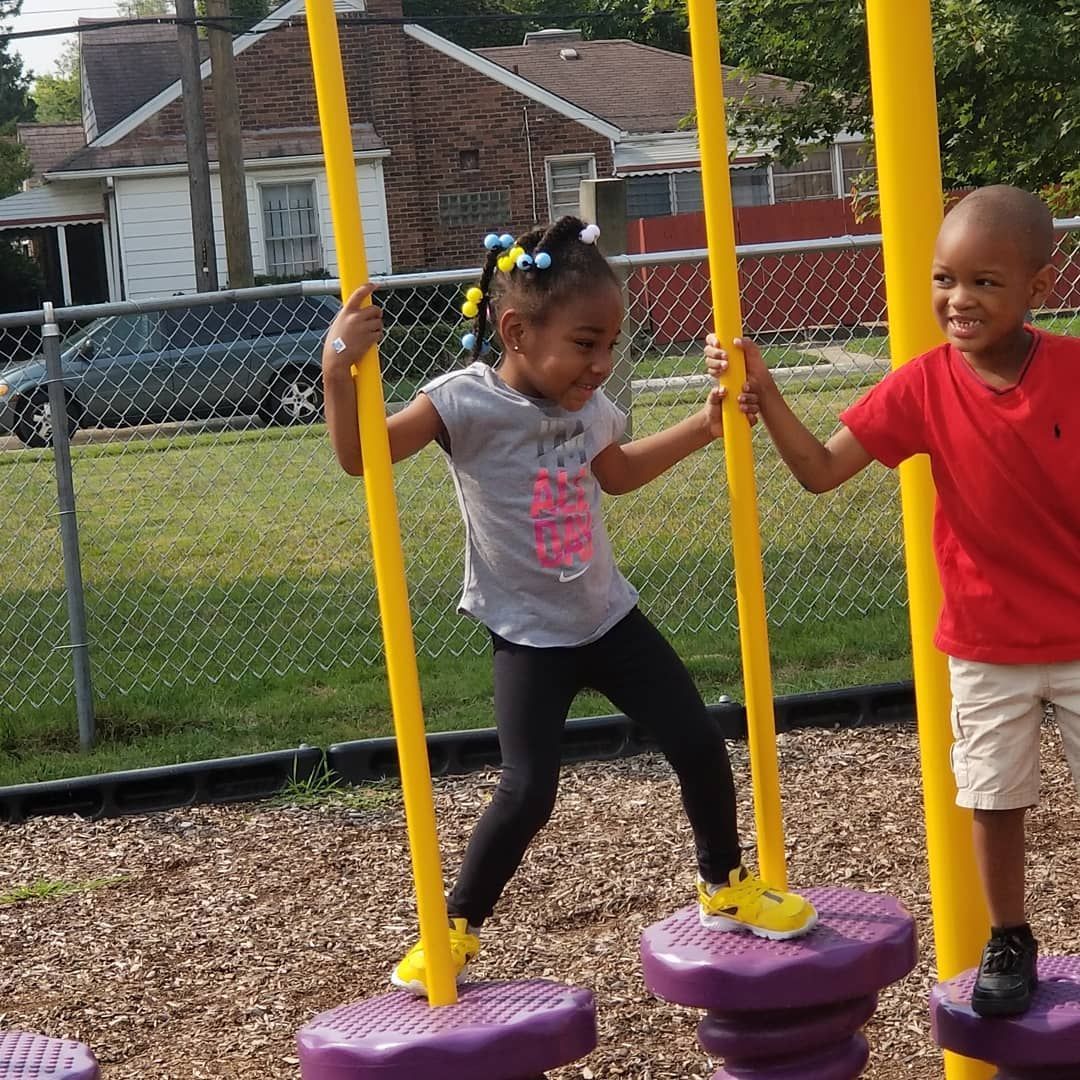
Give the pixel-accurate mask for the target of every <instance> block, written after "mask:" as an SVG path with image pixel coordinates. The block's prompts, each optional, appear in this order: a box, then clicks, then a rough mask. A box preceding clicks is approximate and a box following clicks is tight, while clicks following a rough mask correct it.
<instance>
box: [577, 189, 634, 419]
mask: <svg viewBox="0 0 1080 1080" xmlns="http://www.w3.org/2000/svg"><path fill="white" fill-rule="evenodd" d="M580 199H581V216H582V217H583V218H584V219H585V220H586V221H591V222H594V223H595V224H597V225H599V226H600V246H601V247H602V248H603V251H604V254H605V255H607V256H609V257H611V256H614V255H625V254H626V181H625V180H623V179H622V178H621V177H616V176H612V177H606V178H605V179H603V180H582V181H581V188H580ZM612 269H613V270H614V271H615V274H616V276H617V277H618V279H619V285H620V287H621V289H622V294H623V307H624V308H625V309H626V310H627V311H628V312H629V308H630V290H629V288H628V286H627V282H628V280H629V278H630V271H629V270H628V269H626V268H625V267H622V266H619V265H618V264H616V265H614V266H613V267H612ZM630 330H631V328H630V327H629V325H627V327H626V328H625V330H624V332H623V334H622V336H621V337H620V338H619V344H618V345H617V346H616V348H615V360H614V364H613V366H612V369H611V376H610V377H609V378H608V382H607V386H606V388H605V389H606V393H607V395H608V397H609V398H611V400H612V401H614V402H615V404H616V405H617V406H618V407H619V408H620V409H621V410H622V411H623V412H624V413H626V436H625V437H626V438H627V439H629V438H630V437H631V436H632V435H633V431H634V416H633V408H634V392H633V388H632V386H631V382H632V380H633V378H634V358H633V350H632V348H631V341H630V339H631V336H632V335H631V332H630Z"/></svg>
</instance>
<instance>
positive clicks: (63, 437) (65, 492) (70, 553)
mask: <svg viewBox="0 0 1080 1080" xmlns="http://www.w3.org/2000/svg"><path fill="white" fill-rule="evenodd" d="M44 308H45V322H44V324H43V325H42V327H41V343H42V349H43V351H44V353H45V371H46V377H47V382H48V384H49V413H50V418H51V422H52V441H53V450H54V451H55V453H54V455H53V457H54V462H55V466H56V499H57V506H58V508H59V516H60V543H61V545H62V547H63V552H64V591H65V593H66V594H67V609H68V636H69V638H70V640H71V646H70V648H71V668H72V674H73V675H74V678H75V711H76V714H77V716H78V719H79V747H80V748H81V749H82V750H91V749H92V748H93V746H94V693H93V688H92V686H91V683H90V647H89V643H88V641H87V636H86V597H85V594H84V592H83V579H82V561H81V559H80V556H79V523H78V520H77V519H76V516H75V484H74V481H73V479H72V475H71V442H70V439H69V438H68V415H67V399H66V397H65V395H64V376H63V370H62V368H61V366H60V327H59V326H58V325H57V323H56V316H55V315H54V314H53V306H52V304H48V303H47V304H45V305H44Z"/></svg>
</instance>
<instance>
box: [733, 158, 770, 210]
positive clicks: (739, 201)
mask: <svg viewBox="0 0 1080 1080" xmlns="http://www.w3.org/2000/svg"><path fill="white" fill-rule="evenodd" d="M731 204H732V205H733V206H768V204H769V170H768V168H767V167H766V166H764V165H758V166H754V167H753V168H749V169H748V168H741V169H732V170H731Z"/></svg>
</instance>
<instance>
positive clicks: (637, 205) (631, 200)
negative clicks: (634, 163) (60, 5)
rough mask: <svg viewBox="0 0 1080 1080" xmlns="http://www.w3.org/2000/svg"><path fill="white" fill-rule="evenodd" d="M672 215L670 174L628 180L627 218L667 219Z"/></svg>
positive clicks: (651, 174) (629, 177)
mask: <svg viewBox="0 0 1080 1080" xmlns="http://www.w3.org/2000/svg"><path fill="white" fill-rule="evenodd" d="M670 213H671V179H670V173H649V175H648V176H628V177H627V178H626V216H627V217H629V218H645V217H666V216H667V215H668V214H670Z"/></svg>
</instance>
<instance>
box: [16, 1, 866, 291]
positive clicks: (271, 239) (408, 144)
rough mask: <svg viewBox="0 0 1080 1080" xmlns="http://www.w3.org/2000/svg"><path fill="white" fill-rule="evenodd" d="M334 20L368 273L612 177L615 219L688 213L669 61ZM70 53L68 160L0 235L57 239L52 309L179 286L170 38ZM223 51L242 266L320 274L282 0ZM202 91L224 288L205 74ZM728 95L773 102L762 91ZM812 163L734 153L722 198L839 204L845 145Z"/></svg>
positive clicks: (176, 118) (694, 162) (689, 189)
mask: <svg viewBox="0 0 1080 1080" xmlns="http://www.w3.org/2000/svg"><path fill="white" fill-rule="evenodd" d="M335 6H336V9H337V11H338V16H339V22H338V27H339V36H340V41H341V51H342V58H343V62H344V68H345V73H346V84H347V95H348V104H349V112H350V117H351V121H352V134H353V151H354V155H355V161H356V171H357V180H358V184H359V188H360V193H361V202H362V205H363V211H364V230H365V240H366V244H367V256H368V263H369V266H370V268H371V271H372V273H374V274H381V273H388V272H390V271H391V270H393V271H395V272H405V271H413V270H421V269H435V268H447V267H453V266H462V265H469V264H473V263H475V262H477V261H478V259H479V236H480V234H481V233H482V232H483V231H485V230H487V229H489V228H491V227H495V226H499V227H506V228H510V229H511V230H518V229H523V228H526V227H528V226H529V225H530V224H532V223H533V222H535V221H542V220H547V219H548V218H550V217H553V216H557V215H558V214H560V213H563V212H567V211H570V210H574V209H575V208H576V206H577V191H578V184H579V182H580V180H581V179H582V178H583V177H587V176H610V175H616V174H617V175H625V176H626V177H627V179H628V199H629V203H630V211H631V213H632V214H634V215H636V216H642V217H647V216H652V215H659V214H672V213H678V212H681V211H685V210H688V209H689V210H693V209H697V208H699V207H700V201H701V187H700V170H699V165H698V150H697V144H696V138H695V135H694V132H693V131H683V130H679V127H680V121H681V120H682V119H683V117H684V116H685V115H686V114H687V113H688V112H689V111H690V110H691V108H692V107H693V96H692V84H691V72H690V63H689V60H688V59H687V58H686V57H684V56H678V55H676V54H673V53H667V52H663V51H662V50H658V49H651V48H648V47H645V46H641V45H636V44H634V43H632V42H628V41H588V42H586V41H582V40H581V37H580V34H578V33H577V32H576V31H542V32H540V33H539V34H531V35H529V36H528V38H527V39H526V41H525V42H524V43H523V44H522V45H520V46H512V47H507V48H495V49H482V50H477V51H470V50H467V49H464V48H461V47H460V46H458V45H455V44H454V43H452V42H450V41H448V40H446V39H445V38H442V37H440V36H439V35H437V34H434V33H432V32H431V31H429V30H426V29H424V28H422V27H419V26H415V25H409V24H405V23H404V21H403V20H402V19H401V0H337V2H336V5H335ZM80 37H81V56H82V65H81V67H82V80H83V103H84V105H83V111H84V116H83V125H82V130H83V134H84V135H85V145H83V146H81V147H79V148H78V149H77V150H75V151H74V152H73V153H69V154H67V155H66V156H64V157H63V158H62V160H56V159H55V158H53V159H50V160H48V161H47V162H44V163H43V164H42V166H41V168H40V173H39V176H40V178H41V179H42V180H43V181H44V183H43V184H42V185H41V186H40V187H39V188H37V189H35V190H37V191H38V192H39V193H40V192H47V193H48V199H47V202H46V201H43V196H42V195H41V194H39V195H38V196H36V199H37V202H36V203H34V204H33V205H29V204H28V201H27V200H28V197H29V196H30V195H32V194H33V193H32V192H22V193H20V194H19V195H16V196H12V197H11V198H9V199H6V200H0V230H3V229H13V228H17V229H21V230H24V231H25V230H33V229H44V230H55V231H56V236H57V238H58V242H57V244H56V247H57V250H58V260H57V261H58V262H59V263H60V264H65V263H66V264H67V269H65V270H63V273H62V274H61V275H60V276H61V281H60V282H59V285H60V288H58V289H55V290H54V291H55V292H56V293H57V294H58V295H56V299H58V300H60V299H74V300H75V301H76V302H91V301H92V300H96V299H106V298H112V299H119V298H122V297H126V298H142V297H148V296H155V295H164V294H170V293H177V292H190V291H193V290H194V288H195V264H194V256H193V252H192V240H191V224H190V204H189V198H188V177H187V165H186V152H185V143H184V128H183V115H182V105H181V100H180V93H181V92H180V83H179V78H178V73H179V58H178V54H177V49H176V39H175V29H174V28H173V27H171V26H161V27H159V26H146V27H123V28H120V29H105V28H99V29H95V28H94V26H93V24H92V23H87V24H86V28H85V29H84V30H83V32H82V33H81V35H80ZM233 48H234V53H235V55H236V74H237V83H238V90H239V98H240V103H241V127H242V131H243V140H242V141H243V152H244V160H245V167H246V174H247V193H248V208H249V219H250V222H251V244H252V256H253V263H254V267H255V272H256V273H257V274H265V275H274V276H285V275H304V274H314V273H317V272H318V271H320V270H325V271H327V272H329V273H330V274H331V275H336V273H337V260H336V253H335V249H334V235H333V230H332V225H331V220H330V214H329V205H328V195H327V185H326V175H325V168H324V165H323V159H322V146H321V140H320V134H319V129H318V113H317V108H316V100H315V91H314V84H313V80H312V74H311V60H310V52H309V49H308V42H307V32H306V27H305V24H304V9H303V0H287V2H286V3H285V4H283V5H282V6H281V7H279V8H278V9H277V10H275V11H274V12H273V13H272V14H271V15H270V16H268V18H267V19H265V20H263V21H262V22H261V23H259V24H258V25H257V26H255V27H253V28H252V30H251V31H250V32H248V33H246V34H244V35H242V36H239V37H238V38H236V40H235V42H234V46H233ZM202 76H203V83H204V108H205V113H206V128H207V136H208V150H209V157H210V161H211V186H212V189H213V190H212V197H213V203H214V209H215V219H216V223H217V256H218V263H219V280H220V281H221V282H222V283H223V285H224V283H225V280H226V271H225V245H224V236H223V231H222V228H221V219H220V191H219V188H218V184H217V175H216V161H217V147H216V139H215V135H214V116H215V105H214V93H213V76H212V74H211V71H210V64H209V61H204V63H203V67H202ZM727 89H728V92H729V93H750V94H754V95H760V96H762V97H767V98H775V97H779V96H783V95H784V94H787V93H790V90H789V89H788V85H787V83H786V81H784V80H780V79H772V78H769V77H763V78H759V79H755V80H751V81H750V82H742V83H736V82H732V83H730V85H729V86H728V88H727ZM68 135H69V136H70V132H69V133H68ZM23 137H24V138H29V139H31V140H32V139H33V138H34V136H32V135H31V134H30V133H29V132H25V133H23ZM820 154H821V155H824V158H823V161H824V164H822V162H821V161H819V162H817V165H816V167H815V168H809V167H807V168H802V169H801V170H800V169H796V170H789V171H787V172H785V173H783V174H781V172H780V171H779V170H774V169H773V168H772V167H770V166H765V165H762V164H761V159H760V157H759V156H758V157H755V156H754V155H746V156H743V157H742V158H738V159H736V160H735V162H734V168H733V179H734V184H735V195H736V201H737V202H742V203H759V202H770V201H774V200H778V199H782V198H786V197H788V196H790V195H792V194H794V195H796V196H798V197H806V196H807V194H810V195H815V194H820V195H824V194H825V192H824V190H823V189H822V190H820V191H819V190H818V188H819V187H821V181H822V179H823V178H824V179H826V180H827V181H828V183H827V185H826V186H827V187H828V194H835V193H836V192H837V191H842V190H843V186H844V176H845V173H844V169H845V167H846V166H845V162H846V158H845V156H844V155H845V154H846V151H845V150H844V149H843V148H841V147H839V146H833V147H827V148H824V149H823V150H822V151H821V152H820ZM819 156H820V155H819ZM815 185H818V187H815ZM69 214H76V215H82V216H81V217H80V218H79V221H80V222H81V223H83V224H85V225H87V226H88V227H89V228H90V229H91V230H94V231H95V235H96V236H97V237H98V238H99V250H100V253H101V254H100V266H101V272H100V274H99V275H97V278H98V279H99V280H95V275H93V274H91V273H87V272H83V273H79V274H78V275H76V274H73V273H72V272H71V266H70V264H71V262H72V253H71V251H70V250H68V251H67V252H65V251H64V243H63V242H62V241H64V240H65V238H66V239H67V240H70V236H66V234H68V232H69V230H68V229H67V227H66V224H65V223H66V221H67V220H70V218H69V217H68V215H69ZM90 246H92V245H90ZM95 290H96V292H97V293H99V294H100V295H90V294H91V293H93V292H94V291H95Z"/></svg>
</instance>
